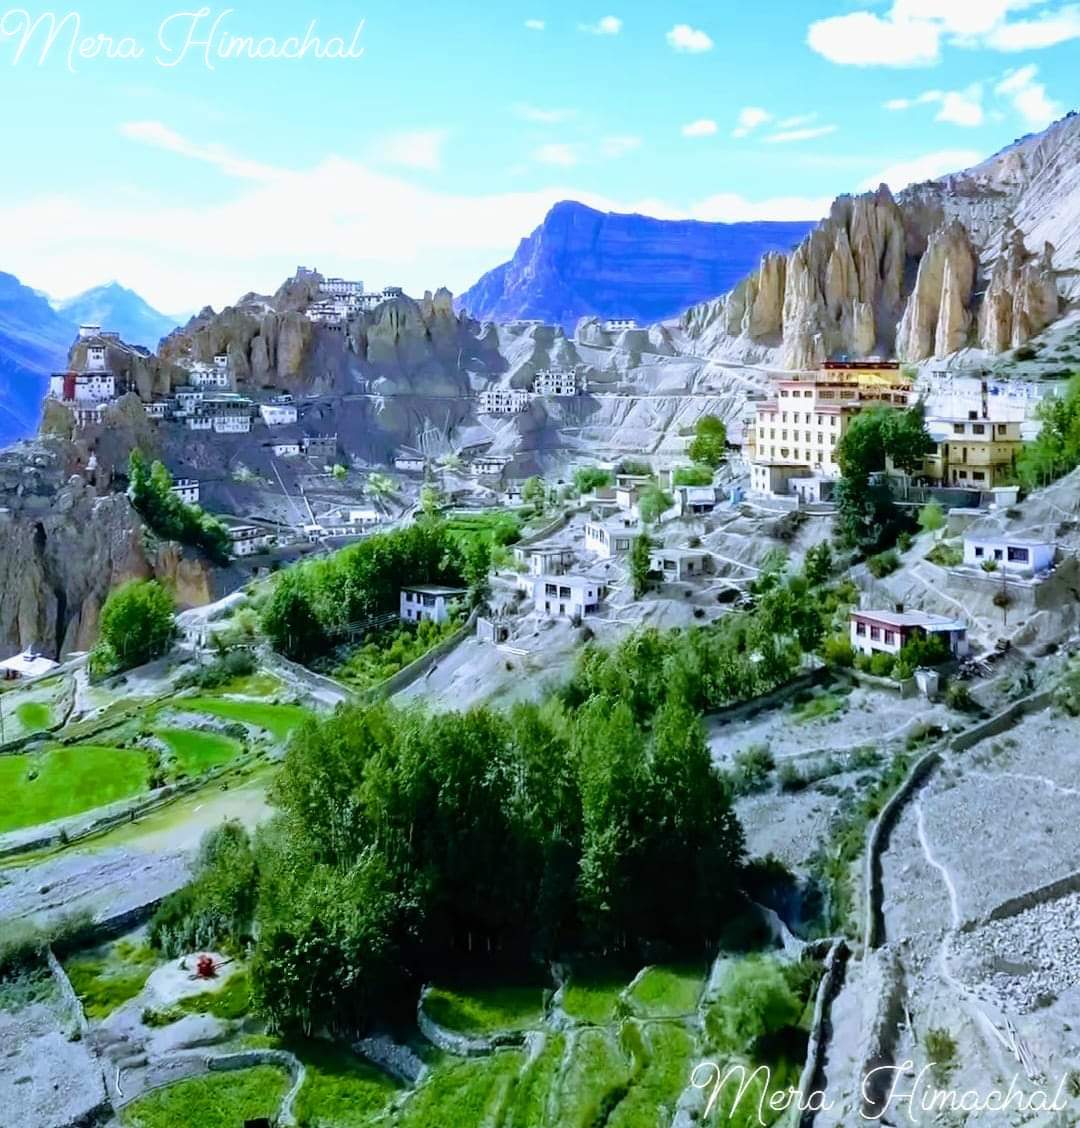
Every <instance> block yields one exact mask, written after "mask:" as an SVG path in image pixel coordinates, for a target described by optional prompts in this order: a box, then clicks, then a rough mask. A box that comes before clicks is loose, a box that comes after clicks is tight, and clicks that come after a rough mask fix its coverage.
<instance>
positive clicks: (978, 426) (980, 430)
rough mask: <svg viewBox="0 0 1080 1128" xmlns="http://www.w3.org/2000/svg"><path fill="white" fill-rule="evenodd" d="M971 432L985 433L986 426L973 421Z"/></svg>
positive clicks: (975, 433)
mask: <svg viewBox="0 0 1080 1128" xmlns="http://www.w3.org/2000/svg"><path fill="white" fill-rule="evenodd" d="M971 433H972V434H973V435H985V434H986V428H985V427H984V426H983V424H982V423H972V425H971Z"/></svg>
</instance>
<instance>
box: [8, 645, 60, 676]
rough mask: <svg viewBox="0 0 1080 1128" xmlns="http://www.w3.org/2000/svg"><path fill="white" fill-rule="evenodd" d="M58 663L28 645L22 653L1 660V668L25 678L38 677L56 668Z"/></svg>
mask: <svg viewBox="0 0 1080 1128" xmlns="http://www.w3.org/2000/svg"><path fill="white" fill-rule="evenodd" d="M58 665H59V663H58V662H54V661H53V660H52V659H51V658H45V657H43V656H42V655H40V654H38V652H37V651H36V650H35V649H34V648H33V647H32V646H28V647H27V648H26V649H25V650H24V651H23V652H22V653H21V654H13V655H12V656H11V657H10V658H5V659H4V661H3V662H0V670H10V671H12V672H13V673H16V674H19V675H20V676H21V677H24V678H36V677H39V676H40V675H41V674H47V673H48V672H49V671H50V670H55V669H56V667H57V666H58Z"/></svg>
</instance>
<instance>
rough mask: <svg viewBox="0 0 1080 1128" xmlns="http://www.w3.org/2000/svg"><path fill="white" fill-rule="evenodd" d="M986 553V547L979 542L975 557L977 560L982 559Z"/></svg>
mask: <svg viewBox="0 0 1080 1128" xmlns="http://www.w3.org/2000/svg"><path fill="white" fill-rule="evenodd" d="M985 553H986V549H984V548H983V546H982V545H981V544H977V545H976V546H975V559H976V560H981V559H982V558H983V556H984V554H985Z"/></svg>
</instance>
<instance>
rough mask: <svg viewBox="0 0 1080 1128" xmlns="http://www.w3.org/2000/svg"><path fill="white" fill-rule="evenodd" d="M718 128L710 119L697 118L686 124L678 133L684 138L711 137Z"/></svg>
mask: <svg viewBox="0 0 1080 1128" xmlns="http://www.w3.org/2000/svg"><path fill="white" fill-rule="evenodd" d="M717 129H718V126H717V124H716V122H715V121H713V120H712V118H698V119H697V121H690V122H687V123H686V125H684V126H683V127H682V129H681V130H680V132H681V133H682V135H683V136H684V137H712V136H713V135H714V134H715V133H716V131H717Z"/></svg>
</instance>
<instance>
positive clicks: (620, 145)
mask: <svg viewBox="0 0 1080 1128" xmlns="http://www.w3.org/2000/svg"><path fill="white" fill-rule="evenodd" d="M640 148H641V138H640V137H634V136H633V135H631V134H624V135H620V136H616V137H604V138H603V139H602V140H601V141H600V152H601V153H602V154H603V155H604V156H605V157H625V156H626V154H627V153H632V152H633V151H634V150H635V149H640Z"/></svg>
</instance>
